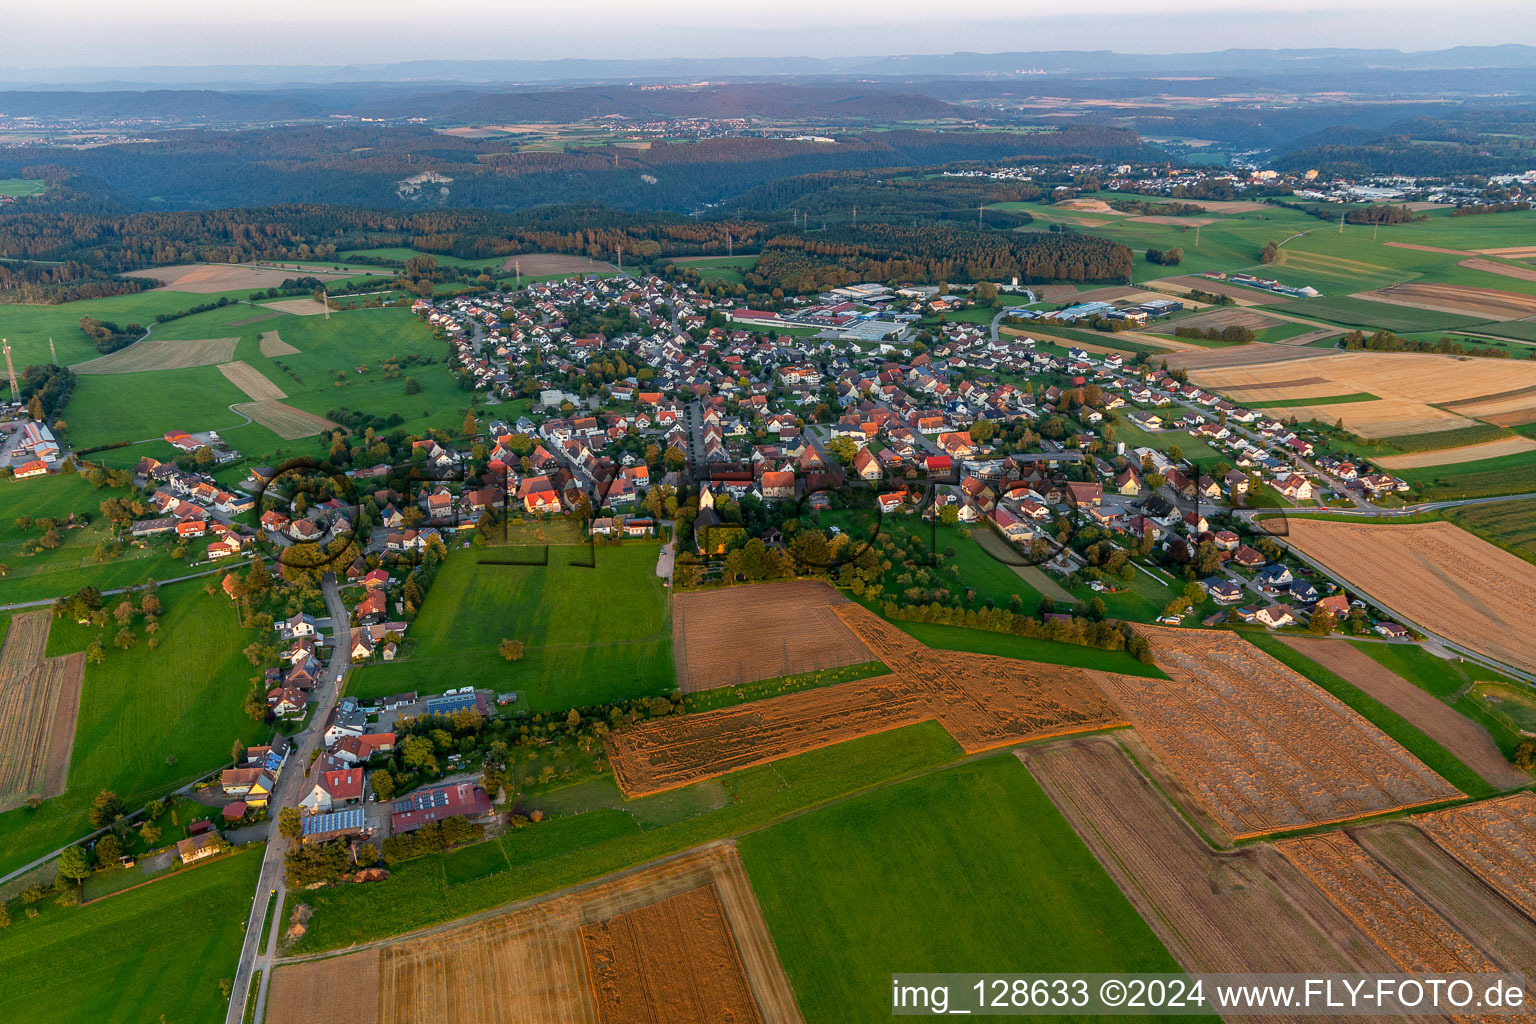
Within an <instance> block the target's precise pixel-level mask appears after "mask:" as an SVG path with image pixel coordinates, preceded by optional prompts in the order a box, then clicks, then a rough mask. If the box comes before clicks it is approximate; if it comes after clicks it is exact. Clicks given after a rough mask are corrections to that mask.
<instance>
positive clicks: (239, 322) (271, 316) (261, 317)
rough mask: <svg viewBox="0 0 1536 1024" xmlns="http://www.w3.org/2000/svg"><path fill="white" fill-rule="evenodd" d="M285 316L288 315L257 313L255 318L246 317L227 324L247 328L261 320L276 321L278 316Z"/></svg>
mask: <svg viewBox="0 0 1536 1024" xmlns="http://www.w3.org/2000/svg"><path fill="white" fill-rule="evenodd" d="M287 315H288V314H287V313H275V312H274V313H258V314H256V315H255V316H248V317H246V318H245V319H244V320H231V321H230V323H229V326H231V327H249V326H250V325H251V324H259V323H261V322H262V321H263V320H276V319H277V318H278V317H280V316H287Z"/></svg>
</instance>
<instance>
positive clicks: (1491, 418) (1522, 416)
mask: <svg viewBox="0 0 1536 1024" xmlns="http://www.w3.org/2000/svg"><path fill="white" fill-rule="evenodd" d="M1480 419H1482V421H1483V422H1484V423H1487V424H1490V425H1492V426H1495V427H1523V426H1525V425H1526V424H1527V423H1536V408H1530V409H1517V410H1515V411H1514V412H1500V413H1493V414H1491V415H1486V416H1482V417H1480Z"/></svg>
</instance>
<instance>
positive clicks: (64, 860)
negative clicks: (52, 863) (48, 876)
mask: <svg viewBox="0 0 1536 1024" xmlns="http://www.w3.org/2000/svg"><path fill="white" fill-rule="evenodd" d="M91 871H92V868H91V855H90V853H88V852H87V851H86V849H85V847H83V846H66V847H65V848H64V852H63V853H61V854H59V877H60V878H68V879H70V880H72V881H75V882H84V881H85V880H86V879H87V878H90V877H91Z"/></svg>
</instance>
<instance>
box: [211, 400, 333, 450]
mask: <svg viewBox="0 0 1536 1024" xmlns="http://www.w3.org/2000/svg"><path fill="white" fill-rule="evenodd" d="M230 408H231V409H233V410H235V411H236V412H238V413H241V414H242V415H245V416H249V417H250V418H251V419H253V420H255V421H256V422H257V423H260V424H261V425H262V426H264V427H266V428H267V429H268V430H270V431H272V432H273V433H274V434H276V435H277V436H278V437H281V438H284V439H285V440H289V441H292V440H293V439H295V438H299V437H313V436H314V435H316V434H318V433H320V432H321V431H322V430H336V429H339V428H340V427H341V424H339V423H334V422H332V421H331V420H328V419H326V418H325V417H324V416H316V415H315V414H314V413H312V412H305V411H304V410H303V409H295V408H294V407H293V406H291V405H284V404H283V403H282V402H277V401H261V402H237V403H236V404H234V405H232V406H230Z"/></svg>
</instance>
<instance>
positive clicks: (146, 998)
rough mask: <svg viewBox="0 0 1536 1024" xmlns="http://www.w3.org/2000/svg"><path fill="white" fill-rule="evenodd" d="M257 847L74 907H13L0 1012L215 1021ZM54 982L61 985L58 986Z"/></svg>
mask: <svg viewBox="0 0 1536 1024" xmlns="http://www.w3.org/2000/svg"><path fill="white" fill-rule="evenodd" d="M260 868H261V848H260V847H256V848H255V849H253V850H251V851H248V852H243V853H239V854H236V855H234V856H231V857H227V858H224V859H222V860H218V861H215V862H213V863H211V864H204V865H201V866H199V867H197V868H194V869H192V870H189V871H183V872H177V873H175V874H173V875H171V876H169V877H167V878H164V879H161V880H159V881H157V882H155V883H154V884H153V885H147V886H145V887H143V888H142V889H135V890H134V891H132V892H126V893H122V894H120V895H116V896H113V897H111V898H110V899H105V900H102V901H101V902H99V903H92V904H88V905H86V906H83V907H68V908H59V907H55V906H53V905H52V904H51V903H49V904H44V906H45V908H46V909H44V910H43V912H42V913H41V914H40V915H39V916H38V918H37V919H36V920H29V919H28V918H27V917H26V916H25V915H24V914H22V913H21V912H20V905H19V904H14V905H13V907H14V913H13V921H14V923H13V924H12V925H11V926H10V927H9V928H5V929H0V977H4V978H5V980H6V983H5V984H4V985H3V986H0V1019H3V1020H10V1021H27V1022H28V1024H53V1022H58V1024H75V1022H77V1021H82V1020H99V1021H120V1022H123V1024H138V1022H142V1024H155V1022H157V1021H176V1022H177V1024H195V1022H199V1021H202V1022H207V1024H214V1022H217V1021H222V1020H223V1019H224V1011H225V1008H226V1007H227V1006H228V1005H229V1001H228V999H226V998H225V997H224V995H223V993H222V992H221V991H220V988H219V982H220V980H221V979H224V978H232V977H234V973H235V961H236V960H237V959H238V958H239V955H240V943H241V941H242V940H243V938H244V934H245V919H246V915H247V913H249V910H250V905H251V894H252V891H253V889H254V888H255V885H256V876H257V874H258V872H259V871H260ZM61 986H62V987H61Z"/></svg>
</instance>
